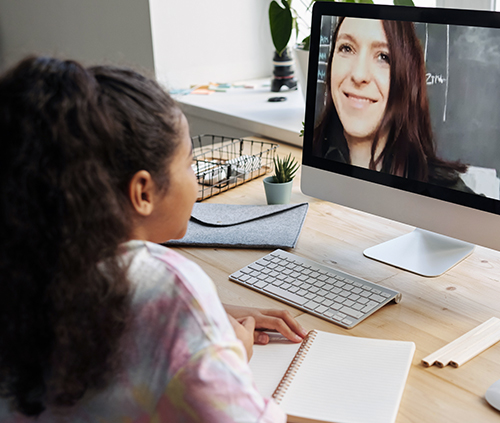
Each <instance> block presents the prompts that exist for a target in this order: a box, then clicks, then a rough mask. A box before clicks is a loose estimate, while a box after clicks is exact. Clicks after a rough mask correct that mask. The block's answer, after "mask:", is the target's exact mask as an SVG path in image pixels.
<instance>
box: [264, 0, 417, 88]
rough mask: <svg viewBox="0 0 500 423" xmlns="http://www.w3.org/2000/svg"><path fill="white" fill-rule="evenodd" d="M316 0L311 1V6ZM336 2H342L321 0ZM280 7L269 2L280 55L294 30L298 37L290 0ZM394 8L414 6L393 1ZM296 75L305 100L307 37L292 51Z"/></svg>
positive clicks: (403, 0) (409, 1)
mask: <svg viewBox="0 0 500 423" xmlns="http://www.w3.org/2000/svg"><path fill="white" fill-rule="evenodd" d="M315 1H316V0H311V5H312V4H313V3H314V2H315ZM323 1H338V2H342V0H323ZM343 2H344V3H368V4H373V3H374V1H373V0H344V1H343ZM281 4H282V6H281V5H280V4H279V3H278V2H277V1H276V0H273V1H271V4H270V5H269V26H270V27H271V37H272V40H273V44H274V48H275V49H276V53H277V54H279V55H282V54H283V53H284V52H285V51H286V49H287V47H288V44H289V42H290V38H291V37H292V32H293V30H294V29H295V31H296V34H297V35H298V26H297V12H296V11H295V9H293V7H292V0H281ZM394 5H396V6H414V3H413V0H394ZM293 53H294V57H295V65H296V73H297V77H298V79H299V84H300V86H301V89H302V94H303V95H304V98H305V86H306V81H307V66H308V62H309V36H307V37H306V38H304V39H303V40H302V42H298V43H297V45H296V46H295V48H294V50H293Z"/></svg>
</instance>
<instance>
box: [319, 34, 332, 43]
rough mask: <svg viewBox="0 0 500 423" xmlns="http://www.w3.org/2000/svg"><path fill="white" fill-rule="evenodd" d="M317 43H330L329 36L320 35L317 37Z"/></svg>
mask: <svg viewBox="0 0 500 423" xmlns="http://www.w3.org/2000/svg"><path fill="white" fill-rule="evenodd" d="M319 43H320V44H330V37H326V36H324V35H321V36H320V37H319Z"/></svg>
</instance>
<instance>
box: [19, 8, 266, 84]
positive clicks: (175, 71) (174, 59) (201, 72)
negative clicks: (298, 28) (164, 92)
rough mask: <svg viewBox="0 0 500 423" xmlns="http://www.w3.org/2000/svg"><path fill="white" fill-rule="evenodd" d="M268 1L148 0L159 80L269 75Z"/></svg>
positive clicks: (219, 79)
mask: <svg viewBox="0 0 500 423" xmlns="http://www.w3.org/2000/svg"><path fill="white" fill-rule="evenodd" d="M16 1H17V0H16ZM269 3H270V0H210V1H203V0H150V8H151V25H152V34H153V51H154V57H155V68H156V75H157V77H158V79H159V80H160V81H161V82H163V83H164V84H165V85H166V86H167V87H169V88H186V87H189V86H190V85H192V84H206V83H208V82H235V81H238V80H244V79H253V78H260V77H265V76H269V75H271V73H272V56H273V51H274V48H273V46H272V41H271V33H270V30H269V18H268V8H269Z"/></svg>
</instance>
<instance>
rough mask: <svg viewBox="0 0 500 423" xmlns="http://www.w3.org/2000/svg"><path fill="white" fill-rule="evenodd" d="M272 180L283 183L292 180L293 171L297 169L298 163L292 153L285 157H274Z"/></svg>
mask: <svg viewBox="0 0 500 423" xmlns="http://www.w3.org/2000/svg"><path fill="white" fill-rule="evenodd" d="M273 162H274V181H275V182H276V183H285V182H290V181H291V180H293V178H294V176H295V173H297V170H299V167H300V163H299V162H298V161H297V159H296V158H295V157H292V153H290V154H288V156H286V157H285V158H281V159H280V158H279V157H274V158H273Z"/></svg>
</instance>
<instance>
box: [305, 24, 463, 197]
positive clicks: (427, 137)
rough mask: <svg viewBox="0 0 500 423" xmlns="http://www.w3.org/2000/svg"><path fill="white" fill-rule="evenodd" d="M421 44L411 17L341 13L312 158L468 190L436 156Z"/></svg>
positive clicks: (454, 168) (452, 166)
mask: <svg viewBox="0 0 500 423" xmlns="http://www.w3.org/2000/svg"><path fill="white" fill-rule="evenodd" d="M425 72H426V71H425V62H424V55H423V51H422V47H421V45H420V42H419V40H418V38H417V36H416V33H415V28H414V25H413V23H412V22H402V21H379V20H368V19H359V18H342V17H341V18H339V19H338V22H337V26H336V28H335V31H334V33H333V37H332V47H331V50H330V56H329V59H328V66H327V70H326V81H325V82H326V93H325V106H324V110H323V112H322V113H321V115H320V116H319V118H318V121H317V123H316V127H315V130H314V142H313V143H314V146H313V153H314V154H315V155H316V156H319V157H324V158H326V159H330V160H336V161H339V162H342V163H348V164H352V165H355V166H359V167H364V168H368V169H371V170H376V171H381V172H386V173H390V174H393V175H397V176H402V177H407V178H411V179H416V180H420V181H426V182H427V181H430V182H433V181H434V182H436V183H438V184H440V185H446V186H449V187H453V188H455V189H460V190H464V191H470V190H469V188H468V187H467V186H465V184H464V183H463V182H462V180H461V178H460V176H459V175H460V173H462V172H465V171H466V169H467V167H466V166H465V165H463V164H461V163H458V162H447V161H444V160H442V159H440V158H439V157H437V155H436V148H435V145H434V140H433V134H432V128H431V119H430V114H429V101H428V98H427V88H426V78H425Z"/></svg>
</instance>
